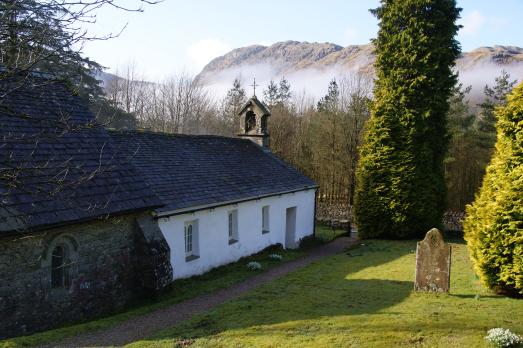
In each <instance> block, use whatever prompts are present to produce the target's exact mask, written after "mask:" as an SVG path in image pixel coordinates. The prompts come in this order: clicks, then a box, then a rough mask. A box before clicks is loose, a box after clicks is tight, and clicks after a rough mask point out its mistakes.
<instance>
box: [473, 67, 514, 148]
mask: <svg viewBox="0 0 523 348" xmlns="http://www.w3.org/2000/svg"><path fill="white" fill-rule="evenodd" d="M495 83H496V84H495V85H494V87H490V86H489V85H486V86H485V88H484V90H483V93H484V95H485V98H484V100H483V102H482V103H481V104H479V107H480V109H481V118H480V119H479V122H478V129H479V131H480V142H481V143H480V145H481V147H482V148H486V149H487V150H492V148H493V147H494V143H495V142H496V116H494V110H495V108H496V107H497V106H502V105H505V103H506V100H507V95H508V94H509V93H510V92H511V91H512V88H514V85H515V84H516V81H515V80H511V79H510V74H509V73H507V72H506V71H505V70H503V71H501V75H500V76H498V77H496V79H495ZM489 157H490V156H489Z"/></svg>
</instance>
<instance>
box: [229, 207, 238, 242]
mask: <svg viewBox="0 0 523 348" xmlns="http://www.w3.org/2000/svg"><path fill="white" fill-rule="evenodd" d="M227 215H228V230H229V244H234V243H236V242H237V241H238V210H231V211H230V212H229V213H228V214H227Z"/></svg>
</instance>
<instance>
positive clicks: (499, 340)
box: [485, 327, 523, 348]
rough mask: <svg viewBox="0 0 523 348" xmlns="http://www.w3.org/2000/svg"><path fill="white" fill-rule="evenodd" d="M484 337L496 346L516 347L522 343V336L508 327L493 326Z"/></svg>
mask: <svg viewBox="0 0 523 348" xmlns="http://www.w3.org/2000/svg"><path fill="white" fill-rule="evenodd" d="M485 339H486V340H487V341H489V342H490V343H492V344H493V345H494V346H496V347H500V348H502V347H516V346H517V345H519V344H521V343H523V338H522V337H520V336H518V335H516V334H515V333H513V332H511V331H510V330H508V329H503V328H500V327H498V328H495V329H490V330H489V331H488V333H487V336H485Z"/></svg>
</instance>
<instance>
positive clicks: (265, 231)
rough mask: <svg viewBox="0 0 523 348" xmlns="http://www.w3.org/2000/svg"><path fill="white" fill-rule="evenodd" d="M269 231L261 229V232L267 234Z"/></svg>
mask: <svg viewBox="0 0 523 348" xmlns="http://www.w3.org/2000/svg"><path fill="white" fill-rule="evenodd" d="M269 232H270V231H268V230H263V231H262V234H267V233H269Z"/></svg>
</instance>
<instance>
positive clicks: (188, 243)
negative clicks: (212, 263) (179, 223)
mask: <svg viewBox="0 0 523 348" xmlns="http://www.w3.org/2000/svg"><path fill="white" fill-rule="evenodd" d="M192 230H193V225H192V224H187V225H186V226H185V256H191V255H192V242H193V240H192V237H193V234H192V232H193V231H192Z"/></svg>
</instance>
